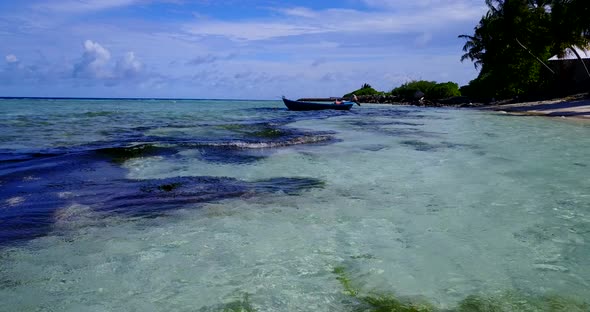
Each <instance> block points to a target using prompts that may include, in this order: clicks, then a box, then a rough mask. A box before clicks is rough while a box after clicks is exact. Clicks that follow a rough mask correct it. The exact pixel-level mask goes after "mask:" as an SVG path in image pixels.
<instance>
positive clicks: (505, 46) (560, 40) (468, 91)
mask: <svg viewBox="0 0 590 312" xmlns="http://www.w3.org/2000/svg"><path fill="white" fill-rule="evenodd" d="M485 4H486V5H487V7H488V11H487V13H486V14H485V15H484V16H482V18H481V19H480V21H479V23H478V24H477V25H476V26H475V27H474V31H473V34H464V35H459V36H458V37H459V38H461V39H463V40H465V44H464V46H463V52H464V54H463V55H461V56H460V60H461V61H471V62H473V65H474V66H475V68H476V69H478V70H479V73H478V76H477V77H476V78H475V79H473V80H472V81H470V82H469V83H468V84H467V85H465V86H462V87H459V85H458V84H456V83H454V82H444V83H437V82H435V81H426V80H419V81H409V82H406V83H404V84H402V85H401V86H399V87H396V88H393V90H391V91H390V92H383V91H377V90H375V89H374V88H372V87H371V86H370V85H369V84H367V83H365V84H364V85H363V86H362V87H361V88H360V89H358V90H355V91H352V92H350V93H348V94H345V95H344V96H342V98H344V99H348V98H350V97H351V96H352V94H355V95H356V96H357V97H358V98H359V100H360V101H361V102H365V103H392V104H393V103H406V104H415V105H427V106H482V105H487V104H502V103H518V102H529V101H539V100H548V99H556V98H565V97H567V96H570V95H573V94H581V93H582V94H586V98H587V93H588V92H589V91H590V70H589V69H588V68H589V67H590V18H588V16H590V1H588V0H535V1H529V0H485ZM586 52H588V54H584V53H586ZM564 59H567V61H563V60H564Z"/></svg>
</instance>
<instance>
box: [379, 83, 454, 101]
mask: <svg viewBox="0 0 590 312" xmlns="http://www.w3.org/2000/svg"><path fill="white" fill-rule="evenodd" d="M416 93H424V97H425V98H426V99H429V100H440V99H446V98H450V97H454V96H461V92H459V85H458V84H456V83H454V82H450V81H449V82H444V83H436V81H426V80H414V81H410V82H406V83H404V84H402V85H401V86H399V87H397V88H394V89H393V90H392V91H391V94H392V95H394V96H398V97H400V98H402V99H412V98H414V96H415V95H416Z"/></svg>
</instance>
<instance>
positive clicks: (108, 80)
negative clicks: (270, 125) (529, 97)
mask: <svg viewBox="0 0 590 312" xmlns="http://www.w3.org/2000/svg"><path fill="white" fill-rule="evenodd" d="M485 11H486V8H485V4H484V1H483V0H413V1H404V0H341V1H319V0H316V1H311V0H305V1H294V0H289V1H274V0H256V1H254V0H243V1H234V0H228V1H216V0H194V1H188V0H160V1H159V0H44V1H9V0H0V42H1V44H0V57H1V58H0V96H72V97H173V98H234V99H278V97H280V96H281V95H286V96H288V97H293V98H297V97H304V96H305V97H307V96H339V95H342V94H344V93H347V92H349V91H352V90H354V89H357V88H359V87H360V86H361V85H362V84H363V83H369V84H371V85H372V86H373V87H375V88H376V89H378V90H382V91H390V90H391V89H392V88H393V87H396V86H398V85H400V84H402V83H404V82H406V81H409V80H413V79H426V80H435V81H455V82H458V83H459V84H466V83H467V82H469V80H471V79H473V78H475V77H476V76H477V72H476V71H475V69H474V67H473V65H472V64H471V63H469V62H465V63H461V62H460V61H459V58H460V56H461V54H462V51H461V48H462V46H463V41H462V40H460V39H458V38H457V36H458V35H460V34H471V33H472V32H473V28H474V27H475V25H476V24H477V22H478V21H479V19H480V18H481V16H482V15H483V14H484V13H485Z"/></svg>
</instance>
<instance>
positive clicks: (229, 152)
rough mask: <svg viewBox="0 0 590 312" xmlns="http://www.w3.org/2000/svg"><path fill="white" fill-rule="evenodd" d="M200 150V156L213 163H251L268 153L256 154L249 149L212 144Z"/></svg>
mask: <svg viewBox="0 0 590 312" xmlns="http://www.w3.org/2000/svg"><path fill="white" fill-rule="evenodd" d="M198 150H199V158H201V159H202V160H204V161H208V162H212V163H223V164H249V163H253V162H256V161H259V160H261V159H264V158H265V157H266V155H260V154H258V155H256V154H254V153H251V152H250V151H248V150H244V149H239V148H234V147H231V146H210V147H207V148H199V149H198Z"/></svg>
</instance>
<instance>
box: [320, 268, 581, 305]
mask: <svg viewBox="0 0 590 312" xmlns="http://www.w3.org/2000/svg"><path fill="white" fill-rule="evenodd" d="M332 273H334V274H335V275H336V280H338V281H339V282H340V285H341V286H342V288H343V289H344V295H346V296H347V297H348V298H347V299H348V300H344V301H343V303H345V304H347V305H349V306H350V308H351V310H352V311H365V312H431V311H432V312H434V311H441V312H529V311H539V312H558V311H559V312H570V311H579V312H582V311H590V304H588V303H587V302H584V301H581V300H577V299H572V298H568V297H565V296H559V295H539V296H531V295H526V294H523V293H520V292H517V291H506V292H504V293H502V294H500V295H493V296H485V295H469V296H467V297H466V298H464V299H463V300H461V301H459V303H458V304H457V306H456V307H452V308H446V309H440V308H437V307H436V306H435V305H434V304H432V303H429V302H427V301H425V300H423V299H422V300H417V299H414V298H404V297H398V296H395V295H393V294H391V293H387V292H378V291H372V292H371V293H368V294H367V293H365V292H364V291H363V290H362V289H360V288H359V287H358V286H356V285H357V284H358V283H357V282H355V281H354V280H353V279H352V278H351V276H350V274H349V271H348V270H347V268H345V267H343V266H338V267H336V268H334V270H333V271H332Z"/></svg>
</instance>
